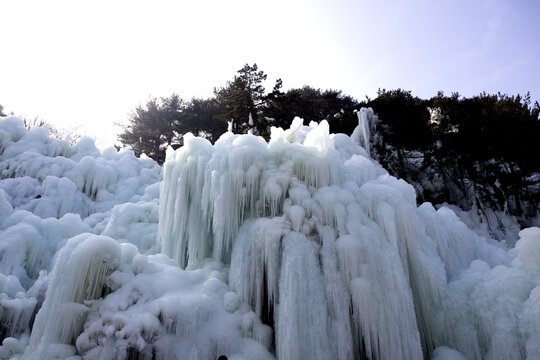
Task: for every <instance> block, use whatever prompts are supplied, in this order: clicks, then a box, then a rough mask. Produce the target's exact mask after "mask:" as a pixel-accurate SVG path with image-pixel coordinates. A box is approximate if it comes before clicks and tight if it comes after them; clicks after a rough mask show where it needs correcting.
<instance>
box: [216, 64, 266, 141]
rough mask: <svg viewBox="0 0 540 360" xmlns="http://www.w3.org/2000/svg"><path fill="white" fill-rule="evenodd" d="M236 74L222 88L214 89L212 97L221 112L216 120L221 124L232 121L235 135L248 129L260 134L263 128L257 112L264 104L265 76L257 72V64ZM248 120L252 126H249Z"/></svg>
mask: <svg viewBox="0 0 540 360" xmlns="http://www.w3.org/2000/svg"><path fill="white" fill-rule="evenodd" d="M237 73H238V75H235V76H234V78H233V80H232V81H229V82H227V84H226V85H225V86H224V87H221V88H214V96H215V98H216V101H217V102H218V104H219V106H220V107H221V108H222V111H223V112H222V113H221V114H219V115H217V118H218V119H219V120H221V121H223V122H229V121H233V132H235V133H245V132H247V131H248V129H249V128H255V129H256V131H255V132H257V133H260V132H261V131H264V128H265V124H264V121H263V118H262V117H259V115H260V113H259V110H260V109H261V108H262V107H263V106H264V104H265V102H266V96H265V89H264V86H263V85H262V83H263V82H264V81H265V80H266V77H267V75H266V74H265V73H264V72H263V71H262V70H259V68H258V66H257V64H253V65H252V66H250V65H249V64H246V65H244V67H243V68H242V69H240V70H238V71H237ZM250 119H251V120H252V121H253V124H249V120H250Z"/></svg>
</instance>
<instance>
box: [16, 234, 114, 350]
mask: <svg viewBox="0 0 540 360" xmlns="http://www.w3.org/2000/svg"><path fill="white" fill-rule="evenodd" d="M119 261H120V246H119V244H118V243H117V242H116V240H113V239H111V238H109V237H106V236H97V235H91V234H82V235H79V236H76V237H74V238H72V239H70V240H69V241H68V243H67V244H66V246H64V247H63V248H62V250H61V251H60V253H59V254H58V258H57V262H56V265H55V267H54V269H53V271H52V273H51V278H50V284H49V287H48V289H47V293H46V297H45V301H44V303H43V306H42V307H41V309H40V311H39V312H38V315H37V317H36V321H35V324H34V327H33V329H32V335H31V337H30V344H29V346H28V348H27V349H26V351H25V353H24V358H25V359H53V358H57V357H58V356H63V355H62V354H65V353H66V352H65V351H66V349H73V350H74V346H73V345H74V343H75V339H76V338H77V336H78V335H79V334H80V333H81V332H82V330H83V329H82V326H83V323H84V320H85V319H86V315H87V311H88V308H87V307H86V306H85V305H84V301H86V300H93V299H97V298H100V297H101V296H102V294H103V292H104V288H105V278H106V277H107V276H108V275H109V274H110V273H112V271H114V269H115V268H116V267H117V266H118V265H119ZM73 355H74V354H73Z"/></svg>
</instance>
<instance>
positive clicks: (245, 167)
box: [0, 109, 540, 360]
mask: <svg viewBox="0 0 540 360" xmlns="http://www.w3.org/2000/svg"><path fill="white" fill-rule="evenodd" d="M358 118H359V126H358V127H357V128H356V130H355V131H354V132H353V135H352V136H351V137H348V136H347V135H344V134H335V135H334V134H329V126H328V124H327V123H326V122H324V121H323V122H321V123H320V124H317V123H315V122H311V123H310V124H309V126H304V125H303V121H302V120H301V119H298V118H296V119H294V120H293V123H292V124H291V127H290V129H286V130H283V129H277V128H272V129H271V134H272V135H271V140H270V141H269V142H268V143H267V142H265V141H264V140H262V139H261V138H259V137H256V136H253V135H235V134H232V133H230V132H229V133H226V134H224V135H223V136H222V137H221V139H220V140H219V141H217V142H216V144H215V145H213V146H212V145H211V144H210V143H209V142H208V141H206V140H204V139H199V138H196V137H194V136H192V135H187V136H186V137H185V146H184V147H182V148H180V149H178V150H176V151H172V150H169V151H168V155H167V161H166V163H165V166H164V171H163V182H161V184H160V183H159V182H157V181H159V179H160V177H161V169H160V168H159V166H157V165H156V164H155V163H153V162H152V161H151V160H148V159H146V160H145V159H137V158H136V157H135V156H134V155H133V154H132V153H130V152H129V151H121V152H117V151H116V150H115V149H113V148H110V149H106V150H104V151H99V150H97V149H96V148H95V146H94V145H93V142H92V141H91V140H90V139H87V138H83V139H81V141H79V143H77V144H76V145H75V146H71V145H69V143H68V142H67V141H65V140H57V139H52V138H50V137H48V134H47V131H46V129H39V128H35V129H32V130H30V131H27V130H26V129H25V128H24V126H23V124H22V122H21V121H20V120H19V119H16V118H14V117H8V118H5V119H0V340H1V345H0V359H20V358H40V359H43V358H45V359H46V358H59V359H67V358H72V359H80V358H83V359H88V360H94V359H100V360H113V359H124V360H127V359H139V360H150V359H163V360H166V359H170V358H171V356H172V355H171V354H175V356H177V357H179V358H188V359H199V360H213V359H216V358H218V357H219V356H220V355H226V356H227V357H228V358H229V359H236V360H240V359H261V360H262V359H264V360H266V359H268V360H270V359H274V358H276V357H279V358H280V359H296V358H315V359H339V360H346V359H420V358H425V359H428V358H431V359H436V360H444V359H446V360H448V359H460V360H463V359H465V358H466V359H472V360H476V359H477V360H481V359H486V360H503V359H504V360H506V359H512V360H513V359H516V360H517V359H519V360H522V359H527V360H535V359H538V358H539V357H540V311H539V309H540V291H539V289H540V266H539V265H538V264H539V263H540V262H539V259H540V229H538V228H529V229H525V230H523V231H521V232H520V239H519V240H518V241H517V242H516V245H515V248H513V249H508V248H506V247H505V246H506V245H505V244H504V243H503V244H501V243H498V242H496V241H494V240H491V239H487V238H484V237H482V235H481V234H485V233H486V232H485V231H483V232H482V231H480V232H475V231H472V230H470V229H469V228H468V227H467V226H470V224H469V225H465V223H463V222H462V221H461V220H460V218H459V217H458V216H456V213H454V211H455V210H453V209H450V208H448V207H441V208H439V209H438V210H436V209H435V208H434V207H433V206H432V205H431V204H427V203H426V204H422V205H420V206H419V207H417V206H416V194H415V192H414V189H413V188H412V187H411V186H410V185H409V184H407V183H405V182H404V181H401V180H397V179H396V178H394V177H392V176H389V175H388V173H387V172H386V171H385V170H384V169H382V168H381V166H380V165H379V164H377V163H376V162H374V161H373V160H372V159H370V157H369V148H370V146H371V144H373V143H375V142H376V141H377V139H376V138H375V139H369V136H373V134H374V132H373V126H374V124H375V123H376V121H377V119H376V116H375V115H374V114H373V111H372V110H370V109H367V110H366V109H361V110H360V111H359V112H358ZM362 146H363V147H362ZM160 192H161V194H160ZM158 197H159V199H158ZM158 210H159V211H158ZM158 213H159V214H158ZM459 215H460V216H461V217H462V218H463V216H462V214H459ZM158 221H159V223H158ZM479 234H480V235H479ZM156 237H157V239H158V243H157V244H156V243H155V239H156ZM513 243H514V242H513V241H512V242H509V243H508V244H513ZM159 247H160V249H161V251H162V252H163V253H164V254H159V253H158V252H159V250H160V249H159ZM165 254H166V255H165ZM178 265H180V266H178ZM184 269H188V270H184ZM36 313H38V315H37V317H36ZM34 318H35V321H34Z"/></svg>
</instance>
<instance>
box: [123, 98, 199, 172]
mask: <svg viewBox="0 0 540 360" xmlns="http://www.w3.org/2000/svg"><path fill="white" fill-rule="evenodd" d="M185 107H186V104H185V102H184V101H183V100H182V99H181V98H180V97H179V96H178V95H176V94H173V95H171V96H170V97H168V98H161V99H159V100H158V99H156V98H152V99H150V100H148V101H147V103H146V105H145V106H142V105H139V106H138V107H137V108H136V109H135V110H134V111H133V112H132V113H131V114H130V115H129V124H128V125H127V126H125V127H124V132H123V133H121V134H120V135H119V136H118V139H119V140H120V141H121V142H122V143H123V144H124V145H128V146H129V147H130V148H131V149H132V150H133V151H134V152H135V154H136V155H137V156H140V155H141V154H142V153H145V154H146V155H147V156H149V157H150V158H152V159H154V160H156V161H157V162H159V163H163V162H164V161H165V150H166V148H167V146H169V145H173V144H175V143H176V144H178V143H179V140H180V137H181V136H182V135H183V133H184V132H187V131H188V130H189V125H188V124H187V123H185V122H184V117H183V112H184V109H185Z"/></svg>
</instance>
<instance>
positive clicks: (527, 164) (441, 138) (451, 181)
mask: <svg viewBox="0 0 540 360" xmlns="http://www.w3.org/2000/svg"><path fill="white" fill-rule="evenodd" d="M366 105H367V106H369V107H372V108H373V110H374V111H375V113H376V114H377V115H378V118H379V121H378V123H377V124H376V125H375V133H376V134H377V136H375V137H374V138H373V139H372V141H373V144H372V146H373V147H374V149H375V153H376V157H377V159H378V160H379V161H380V162H381V164H382V165H383V166H384V167H385V168H386V169H388V171H389V172H390V173H391V174H393V175H395V176H397V177H400V178H403V179H405V180H406V181H407V182H409V183H411V184H413V186H415V188H416V190H417V194H418V198H419V202H422V201H430V202H432V203H434V204H441V203H444V202H446V203H450V204H455V205H458V206H459V207H461V208H462V209H465V210H468V209H470V208H471V207H473V206H474V207H476V208H477V209H478V211H479V212H480V213H481V214H483V215H485V216H486V217H488V218H489V217H490V216H491V217H493V216H497V215H496V214H495V213H494V212H493V211H500V212H504V213H508V214H511V215H514V216H516V217H518V220H519V221H522V222H527V219H531V218H532V217H534V216H536V215H537V214H538V211H539V204H540V157H539V155H540V146H539V144H540V141H539V139H540V106H539V104H538V102H535V103H534V105H532V104H531V99H530V96H529V94H527V95H526V96H524V97H522V96H520V95H517V96H508V95H504V94H497V95H490V94H486V93H483V94H480V95H478V96H474V97H471V98H465V97H461V96H459V94H457V93H454V94H452V95H451V96H445V95H444V94H443V93H442V92H439V94H437V96H435V97H433V98H431V99H428V100H424V99H420V98H418V97H415V96H413V95H412V94H411V92H410V91H403V90H393V91H385V90H382V91H379V93H378V96H377V98H375V99H373V100H369V101H368V102H367V104H366ZM494 220H495V219H494ZM496 220H498V221H499V223H500V220H501V219H496ZM522 225H530V224H523V223H522ZM501 230H503V229H501Z"/></svg>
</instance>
